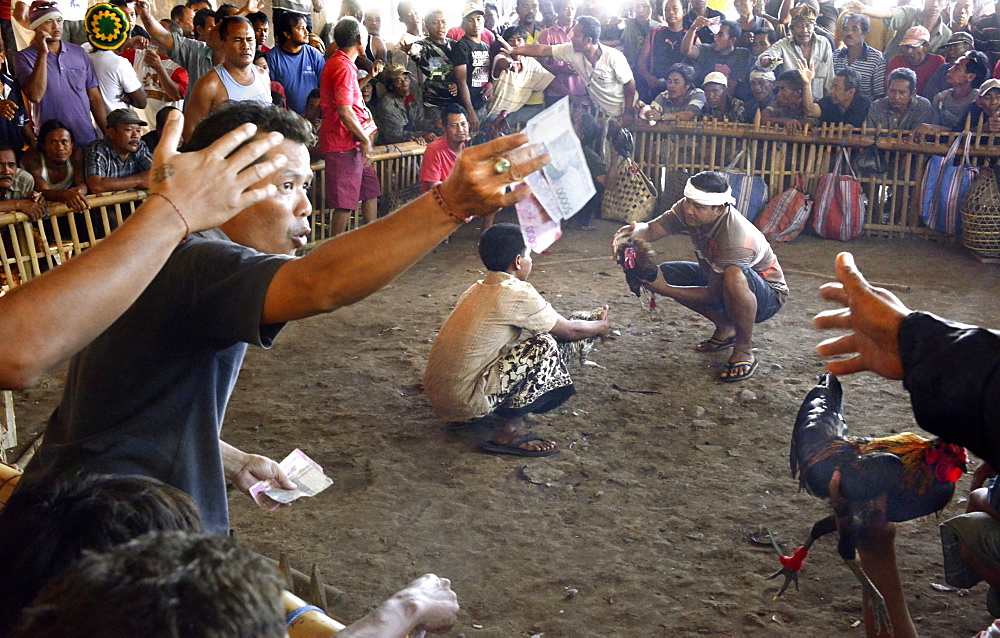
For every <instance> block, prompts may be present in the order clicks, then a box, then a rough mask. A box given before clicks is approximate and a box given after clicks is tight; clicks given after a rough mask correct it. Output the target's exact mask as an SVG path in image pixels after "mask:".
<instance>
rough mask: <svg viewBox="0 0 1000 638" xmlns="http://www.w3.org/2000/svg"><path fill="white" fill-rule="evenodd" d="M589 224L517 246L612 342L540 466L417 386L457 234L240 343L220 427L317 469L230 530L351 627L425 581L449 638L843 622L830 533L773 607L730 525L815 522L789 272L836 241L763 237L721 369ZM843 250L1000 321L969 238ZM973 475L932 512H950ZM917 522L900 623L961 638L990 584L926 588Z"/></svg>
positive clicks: (449, 295)
mask: <svg viewBox="0 0 1000 638" xmlns="http://www.w3.org/2000/svg"><path fill="white" fill-rule="evenodd" d="M595 223H596V224H597V226H598V228H599V231H598V232H594V233H587V232H580V231H569V232H567V234H566V235H565V236H564V237H563V239H562V240H560V241H559V242H558V243H557V244H556V245H555V246H554V247H553V248H552V249H551V255H539V256H536V258H535V266H534V272H533V273H532V276H531V281H532V283H533V284H534V285H535V286H536V288H537V289H538V290H539V291H540V292H541V293H542V294H543V295H544V296H545V297H546V298H547V299H548V300H549V301H551V302H552V303H553V305H554V306H555V307H556V308H557V309H558V310H560V311H561V312H562V313H563V314H568V313H569V312H571V311H573V310H582V309H589V308H593V307H596V306H598V305H600V304H605V303H606V304H609V305H610V307H611V308H610V316H611V318H612V320H613V321H614V323H615V325H616V327H618V328H619V329H620V331H621V336H620V337H618V338H616V339H614V340H611V341H608V342H606V343H604V344H602V345H599V346H598V347H597V348H595V350H594V351H593V353H592V354H591V357H590V358H591V360H593V361H595V362H596V363H599V364H600V365H602V366H605V369H600V368H596V367H580V366H574V367H573V368H571V369H572V370H573V372H574V378H575V380H576V385H577V390H578V394H577V396H575V397H573V398H572V399H571V400H570V401H569V402H568V403H566V404H565V406H563V407H562V408H560V409H559V410H556V411H554V412H552V413H549V414H546V415H541V416H537V417H534V418H533V420H532V422H531V423H530V425H531V427H532V428H533V429H535V430H536V431H537V432H538V433H539V434H541V435H544V436H546V437H550V438H553V439H554V440H556V441H557V442H558V443H559V445H560V446H561V448H562V452H561V453H560V454H559V455H557V456H554V457H550V458H545V459H519V458H513V457H494V456H487V455H484V454H481V453H480V452H478V450H477V444H478V442H479V441H480V440H482V439H483V438H485V437H486V436H488V432H487V431H474V432H470V433H464V434H462V435H456V434H451V433H448V432H447V430H446V429H445V427H444V426H443V424H442V423H440V422H439V421H438V420H437V418H436V417H435V415H434V413H433V411H432V409H431V408H430V406H429V404H428V403H427V400H426V398H425V396H424V394H423V392H422V388H421V382H420V378H421V374H422V372H423V367H424V362H425V360H426V357H427V353H428V351H429V350H430V347H431V343H432V340H433V338H434V335H435V332H436V330H437V329H438V328H439V327H440V325H441V323H442V322H443V320H444V318H445V317H446V316H447V314H448V313H449V311H450V310H451V308H452V306H453V304H454V303H455V301H456V299H457V298H458V296H459V295H460V294H461V293H462V292H463V291H464V290H465V289H466V288H467V287H468V286H469V285H470V284H471V283H472V282H474V281H475V280H476V279H479V278H481V276H482V274H483V273H482V266H481V264H480V262H479V260H478V258H477V256H476V253H475V244H476V240H477V237H478V232H477V230H476V228H474V227H473V226H469V227H466V228H463V229H461V230H460V231H459V232H458V233H456V235H455V237H454V238H453V239H452V242H451V243H450V244H446V245H442V246H440V247H439V248H438V249H436V250H435V251H434V252H433V253H432V254H430V255H429V256H428V257H426V258H425V259H424V260H422V261H421V262H420V263H418V264H417V265H415V266H414V267H413V268H411V269H410V270H409V271H408V272H407V273H405V274H404V275H403V276H401V277H400V278H399V279H398V280H397V281H396V282H395V283H393V284H392V285H391V286H389V287H387V288H386V289H385V290H383V291H381V292H379V293H377V294H375V295H373V296H372V297H371V298H369V299H368V300H365V301H364V302H362V303H359V304H357V305H355V306H353V307H351V308H347V309H344V310H341V311H338V312H336V313H334V314H332V315H329V316H325V317H318V318H314V319H310V320H307V321H302V322H299V323H297V324H294V325H290V326H288V327H287V328H286V329H285V330H284V332H283V333H282V335H281V338H280V339H279V340H278V342H277V344H276V345H275V346H274V348H273V349H272V350H271V351H269V352H262V351H252V352H251V353H250V355H249V356H248V357H247V360H246V364H245V371H244V373H243V375H242V377H241V379H240V382H239V384H238V387H237V389H236V392H235V395H234V397H233V400H232V403H231V405H230V408H229V414H228V418H227V425H226V427H225V432H224V435H225V438H226V439H227V440H228V441H229V442H231V443H233V444H235V445H237V446H239V447H241V448H243V449H246V450H248V451H255V452H259V453H263V454H268V455H270V456H272V457H274V458H276V459H280V458H282V457H284V456H285V455H286V454H287V453H288V452H289V451H291V450H292V449H293V448H296V447H298V448H301V449H302V450H304V451H305V452H306V453H308V454H309V455H310V456H311V457H312V458H313V459H315V460H316V461H317V462H318V463H320V464H321V465H322V466H323V467H324V468H325V470H326V471H327V473H328V474H329V475H330V476H331V477H333V478H334V480H335V483H334V485H333V486H332V487H331V488H330V489H328V490H327V491H326V492H324V493H323V494H321V495H320V496H318V497H316V498H315V499H312V500H307V501H304V502H300V503H299V504H297V505H296V506H294V507H293V508H290V509H288V510H284V511H282V512H278V513H275V514H265V513H261V512H258V511H257V510H255V509H254V508H253V507H252V504H251V503H250V501H249V499H247V498H246V497H244V496H242V495H241V494H239V493H236V492H232V493H231V503H232V508H233V526H234V528H235V529H236V531H237V533H238V534H239V537H240V538H241V539H242V541H243V542H244V543H245V544H247V545H249V546H250V547H252V548H254V549H256V550H258V551H260V552H262V553H264V554H266V555H270V556H273V557H277V554H278V552H279V551H284V552H287V553H288V555H289V556H290V558H291V560H292V563H293V564H294V565H295V566H297V567H299V568H300V569H303V570H305V569H308V567H309V565H311V564H312V563H318V564H319V566H320V567H321V568H322V570H323V572H324V574H325V575H326V576H327V580H328V582H330V583H331V584H333V585H335V586H337V587H339V588H340V589H342V590H344V591H345V592H346V596H345V597H344V598H343V599H342V600H341V601H340V602H339V603H338V604H337V605H336V606H335V607H334V609H333V611H334V612H335V613H337V614H338V615H340V616H342V617H345V618H348V619H351V618H357V617H360V616H361V615H363V614H364V613H366V612H367V611H368V610H369V609H370V608H371V607H372V606H373V605H375V604H376V603H377V602H378V601H380V600H382V599H383V598H385V597H386V596H388V595H389V594H391V593H392V592H393V591H395V590H397V589H399V588H401V587H402V586H403V585H404V584H405V583H407V582H408V581H409V580H411V579H412V578H415V577H417V576H419V575H421V574H423V573H426V572H434V573H437V574H439V575H443V576H447V577H449V578H451V579H452V581H453V586H454V588H455V590H456V591H457V592H458V595H459V600H460V603H461V605H462V613H461V617H460V620H459V622H458V624H457V625H456V627H455V628H454V630H453V631H452V632H451V634H450V635H460V634H464V635H466V636H470V637H473V636H474V637H477V638H487V637H499V636H522V635H523V636H533V635H541V634H544V635H545V636H547V637H555V636H598V635H612V636H688V635H709V636H712V635H721V636H748V635H749V636H772V635H774V636H805V635H808V636H822V635H848V636H851V635H862V633H863V631H862V628H861V627H859V626H855V625H856V623H857V621H858V619H859V618H860V614H861V604H860V588H859V587H858V585H857V583H856V582H855V581H854V579H853V577H852V576H851V574H850V573H849V572H848V570H847V568H846V567H844V565H843V564H842V563H841V562H840V560H839V559H838V557H837V555H836V550H835V540H834V539H833V538H830V539H824V540H823V541H821V542H820V543H819V544H818V545H817V546H816V547H815V548H814V551H813V552H812V553H811V556H810V560H809V562H807V565H806V569H805V571H804V572H803V574H802V578H801V591H799V592H795V591H794V589H793V590H792V591H791V592H789V593H788V594H786V597H785V598H784V599H782V600H780V601H778V602H772V600H771V597H772V596H773V595H774V593H775V591H776V589H777V585H776V584H775V581H770V582H765V581H764V580H763V577H764V576H766V575H768V574H770V573H771V572H773V571H774V570H775V569H776V567H777V561H776V558H775V555H774V553H773V551H772V550H770V549H768V548H762V547H757V546H754V545H753V544H751V543H750V542H749V541H748V538H747V537H748V534H749V533H751V532H754V531H756V530H757V529H758V526H760V525H766V526H769V527H770V528H771V529H772V530H774V533H775V535H776V536H777V538H778V539H779V540H780V541H782V542H786V543H787V544H788V549H787V551H788V552H789V553H790V552H791V550H792V549H794V547H796V546H797V545H798V544H799V543H800V542H801V540H803V539H804V537H805V535H806V534H807V533H808V530H809V528H810V526H811V525H812V523H813V522H814V521H816V520H818V519H819V518H822V517H823V516H825V515H826V514H827V513H828V507H827V506H826V505H825V504H824V503H822V502H821V501H819V500H817V499H815V498H813V497H811V496H808V495H806V494H799V493H798V492H797V483H796V481H794V480H793V479H792V478H791V477H790V475H789V465H788V439H789V436H790V432H791V426H792V422H793V419H794V417H795V413H796V411H797V410H798V406H799V404H800V403H801V401H802V398H803V397H804V395H805V393H806V392H807V391H808V389H809V388H810V387H811V386H812V385H813V383H814V380H815V376H816V375H817V374H818V373H819V372H820V371H821V367H822V363H821V362H820V361H819V360H818V359H817V358H816V357H815V356H814V355H813V348H814V346H815V344H816V343H817V342H818V341H819V340H820V338H821V336H820V335H819V334H817V333H816V332H814V331H812V330H811V329H810V327H809V320H810V318H811V317H812V316H813V315H814V314H815V313H816V312H818V311H820V310H822V309H824V308H825V307H827V305H826V304H825V302H823V301H822V300H820V299H819V298H818V296H817V294H816V289H817V287H818V286H819V285H820V284H821V283H822V282H823V281H824V280H823V279H821V278H818V277H815V276H812V275H809V274H803V271H808V272H823V273H831V272H832V270H833V258H834V256H835V255H836V253H837V252H838V251H840V250H843V249H844V248H845V245H844V244H839V243H837V242H832V241H822V240H818V239H815V238H810V237H801V238H799V239H798V240H796V241H795V242H794V243H792V244H790V245H780V246H778V247H777V253H778V255H779V258H780V259H781V263H782V265H783V266H784V268H785V269H786V271H787V272H788V277H787V279H788V283H789V285H790V286H791V289H792V297H791V299H790V301H789V303H788V304H787V306H786V307H785V308H784V309H783V310H782V312H780V313H779V314H778V315H777V316H776V317H775V318H774V319H772V320H770V321H768V322H767V323H765V324H763V326H762V327H760V328H759V330H758V336H757V338H756V340H755V346H756V350H755V354H756V355H757V357H758V358H759V359H760V361H761V366H760V369H759V370H758V372H757V375H756V376H755V377H754V378H753V379H752V380H751V381H748V382H745V383H741V384H720V383H718V382H717V381H716V377H717V375H718V373H719V371H720V370H721V366H722V364H723V363H724V362H725V360H726V358H727V356H728V354H727V353H714V354H703V353H697V352H695V351H694V350H693V349H692V347H693V345H694V344H695V343H696V342H697V341H698V340H700V339H702V338H705V337H706V336H708V335H709V334H710V332H711V327H710V325H709V324H708V323H707V322H706V321H704V320H702V319H700V318H698V317H696V316H694V315H692V314H691V313H689V312H687V311H685V310H684V309H683V308H680V307H679V306H677V305H675V304H673V303H672V302H669V301H663V300H661V303H660V304H659V308H658V310H657V311H656V313H655V317H651V316H650V313H649V312H648V310H647V309H646V308H644V307H643V306H642V305H641V304H640V302H639V301H638V300H637V299H636V298H635V297H633V296H631V294H630V293H629V292H628V289H627V287H626V286H625V281H624V277H623V276H622V275H621V272H620V270H618V269H617V267H616V266H615V265H614V263H613V262H612V261H611V260H610V258H608V259H606V260H605V259H602V258H603V257H604V256H605V255H606V254H608V252H609V249H608V243H609V240H610V237H611V235H612V233H613V231H614V229H615V228H616V227H617V224H613V223H611V222H602V221H598V222H595ZM655 247H656V249H657V251H658V252H659V253H660V254H661V255H663V257H664V260H666V259H667V258H683V259H689V258H690V256H691V247H690V241H689V240H688V239H687V238H686V237H676V238H668V239H665V240H662V241H660V242H658V243H657V244H656V245H655ZM849 248H850V249H851V250H852V251H854V253H855V255H856V256H857V260H858V262H859V264H860V265H861V267H862V268H863V270H864V271H865V272H866V274H867V275H868V276H869V278H870V279H873V280H879V281H885V282H895V283H900V284H906V285H909V286H911V287H912V290H911V291H910V292H909V293H904V294H902V295H901V297H902V298H903V300H904V302H905V303H907V304H908V305H910V306H911V307H913V308H920V309H929V310H934V311H936V312H938V313H939V314H942V315H944V316H947V317H950V318H954V319H958V320H963V321H968V322H972V323H981V324H984V325H988V326H993V327H996V326H998V325H1000V324H998V322H997V320H996V317H997V316H998V310H1000V301H998V296H997V294H996V293H997V290H998V288H1000V279H998V273H1000V270H998V269H997V268H996V267H995V266H985V265H982V264H979V263H978V262H976V261H975V260H973V259H972V258H971V257H970V256H969V255H968V254H967V253H966V252H965V251H964V250H962V249H960V248H957V247H953V246H947V245H938V244H934V243H931V242H925V241H922V240H894V241H881V240H859V241H857V242H854V243H852V244H851V245H850V246H849ZM570 260H575V261H570ZM796 271H798V272H796ZM61 374H62V373H60V372H56V373H54V374H53V375H51V377H50V378H48V379H47V380H46V381H45V382H44V383H43V384H42V385H41V386H40V387H39V388H37V389H33V390H31V391H29V392H25V393H21V394H19V395H18V397H17V398H18V408H17V410H18V412H17V414H18V418H19V426H20V431H21V434H22V437H25V438H27V437H30V436H31V435H32V433H33V432H37V431H38V429H39V426H40V424H42V423H43V422H44V418H45V417H46V416H47V414H48V413H49V412H50V411H51V409H52V407H53V405H54V403H55V401H56V400H57V399H58V391H59V387H60V384H61ZM614 384H617V385H618V386H619V387H621V388H626V389H630V390H647V391H655V392H656V394H638V393H630V392H622V391H619V390H616V389H615V388H614V387H613V385H614ZM844 385H845V396H846V406H845V411H846V415H847V418H848V421H849V423H850V425H851V428H852V432H854V433H857V434H861V435H885V434H889V433H891V432H899V431H905V430H913V429H915V428H916V426H915V424H914V421H913V417H912V414H911V412H910V410H909V405H908V399H907V394H906V392H905V391H904V390H903V389H902V387H901V385H900V384H899V383H895V382H889V381H885V380H882V379H878V378H875V377H874V376H872V375H862V376H856V377H853V378H847V379H845V380H844ZM968 481H969V477H966V478H964V479H963V480H962V482H961V483H960V484H959V489H958V491H957V493H956V502H953V503H952V504H951V505H949V507H948V508H947V509H946V510H945V511H944V512H943V516H950V515H953V514H957V513H960V512H962V511H964V507H965V505H964V497H965V495H966V494H967V491H968ZM937 524H938V521H937V520H935V519H934V518H933V517H931V518H928V519H924V520H920V521H915V522H911V523H906V524H902V525H901V526H900V529H899V535H898V547H899V556H900V568H901V571H902V575H903V582H904V583H905V587H906V592H907V596H908V599H909V602H910V605H911V612H912V615H913V617H914V619H915V620H916V622H917V627H918V629H919V630H920V632H921V634H923V635H926V636H971V635H972V634H974V633H975V632H977V631H978V630H980V629H982V628H984V627H985V626H986V624H987V623H988V622H989V620H990V619H989V617H988V615H987V612H986V610H985V605H984V596H985V585H982V584H981V585H979V586H977V587H976V588H974V589H973V590H972V591H971V592H954V591H949V592H941V591H936V590H935V589H934V588H933V587H932V584H934V583H943V575H942V572H943V569H942V559H941V550H940V542H939V536H938V531H937ZM966 594H967V595H966Z"/></svg>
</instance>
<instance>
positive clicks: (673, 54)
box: [543, 0, 687, 102]
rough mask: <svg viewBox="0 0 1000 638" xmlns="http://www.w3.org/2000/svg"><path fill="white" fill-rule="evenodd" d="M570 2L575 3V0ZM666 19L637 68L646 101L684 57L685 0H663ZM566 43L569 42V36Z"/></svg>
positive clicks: (664, 85) (663, 85)
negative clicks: (642, 81)
mask: <svg viewBox="0 0 1000 638" xmlns="http://www.w3.org/2000/svg"><path fill="white" fill-rule="evenodd" d="M569 4H570V5H572V1H570V3H569ZM560 15H561V14H560ZM663 22H664V26H662V27H660V28H659V29H653V32H652V33H650V34H649V37H648V38H646V43H645V44H644V45H643V47H642V51H641V52H640V53H639V64H638V66H637V67H636V71H638V73H639V76H640V77H642V78H643V79H644V80H645V93H641V94H640V99H642V100H644V101H646V102H649V101H652V100H653V98H655V97H656V96H657V95H659V94H660V93H662V92H663V90H664V89H665V88H667V71H668V70H669V69H670V67H671V66H672V65H674V64H677V63H678V62H683V60H684V55H683V54H682V53H681V43H682V42H683V41H684V35H685V34H686V33H687V32H686V31H685V30H684V3H683V2H682V0H666V2H664V3H663ZM565 42H569V39H568V38H567V39H566V40H565ZM543 44H549V42H547V41H546V42H543ZM550 88H551V87H550Z"/></svg>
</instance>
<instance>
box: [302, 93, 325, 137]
mask: <svg viewBox="0 0 1000 638" xmlns="http://www.w3.org/2000/svg"><path fill="white" fill-rule="evenodd" d="M302 117H304V118H306V119H307V120H309V123H310V124H312V127H313V135H316V136H319V125H320V123H321V122H322V121H323V109H321V108H320V106H319V89H314V90H313V91H312V92H311V93H310V94H309V97H307V98H306V112H305V114H304V115H303V116H302Z"/></svg>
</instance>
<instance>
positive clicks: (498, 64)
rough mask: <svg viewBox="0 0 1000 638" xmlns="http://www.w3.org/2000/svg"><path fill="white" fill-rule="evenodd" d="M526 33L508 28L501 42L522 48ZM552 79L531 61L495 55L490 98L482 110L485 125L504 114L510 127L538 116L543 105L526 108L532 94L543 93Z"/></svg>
mask: <svg viewBox="0 0 1000 638" xmlns="http://www.w3.org/2000/svg"><path fill="white" fill-rule="evenodd" d="M526 35H527V34H526V33H525V31H524V29H522V28H521V27H509V28H507V29H506V30H505V31H504V32H503V39H504V40H506V41H507V43H508V44H510V45H511V46H512V47H519V46H524V44H526ZM554 77H555V76H553V75H552V74H551V73H549V72H548V71H546V70H545V69H544V68H543V67H542V65H541V64H540V63H539V62H538V60H536V59H535V58H532V57H528V56H526V55H511V54H508V53H503V52H501V53H498V54H497V56H496V57H495V58H494V59H493V72H492V78H493V79H494V82H493V97H492V99H490V102H489V104H488V105H487V106H486V120H487V123H489V122H490V121H492V120H494V119H496V118H497V117H499V116H500V113H502V112H503V111H507V121H508V122H510V124H511V125H512V126H513V125H515V124H523V123H524V122H527V121H528V120H530V119H531V118H532V117H534V116H535V115H538V114H539V113H541V111H542V109H543V108H544V105H543V104H534V105H529V104H528V101H529V100H530V99H531V95H532V93H533V92H535V91H544V90H545V89H546V88H547V87H548V86H549V84H550V83H551V82H552V80H553V78H554Z"/></svg>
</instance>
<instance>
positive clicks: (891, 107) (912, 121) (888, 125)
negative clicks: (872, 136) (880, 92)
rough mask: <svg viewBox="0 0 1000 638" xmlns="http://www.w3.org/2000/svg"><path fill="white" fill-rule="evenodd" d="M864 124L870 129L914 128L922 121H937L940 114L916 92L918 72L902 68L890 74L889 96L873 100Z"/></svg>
mask: <svg viewBox="0 0 1000 638" xmlns="http://www.w3.org/2000/svg"><path fill="white" fill-rule="evenodd" d="M865 123H866V124H868V126H869V127H871V128H878V127H881V128H883V129H888V130H899V131H912V130H915V129H916V128H917V127H918V126H920V125H921V124H937V117H936V116H935V114H934V108H933V107H932V106H931V103H930V100H928V99H927V98H925V97H922V96H920V95H917V74H916V73H914V72H913V70H912V69H906V68H903V69H896V70H895V71H892V72H891V73H889V86H888V91H886V96H885V97H884V98H881V99H878V100H875V102H873V103H872V107H871V108H870V109H869V110H868V118H867V119H866V120H865Z"/></svg>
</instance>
